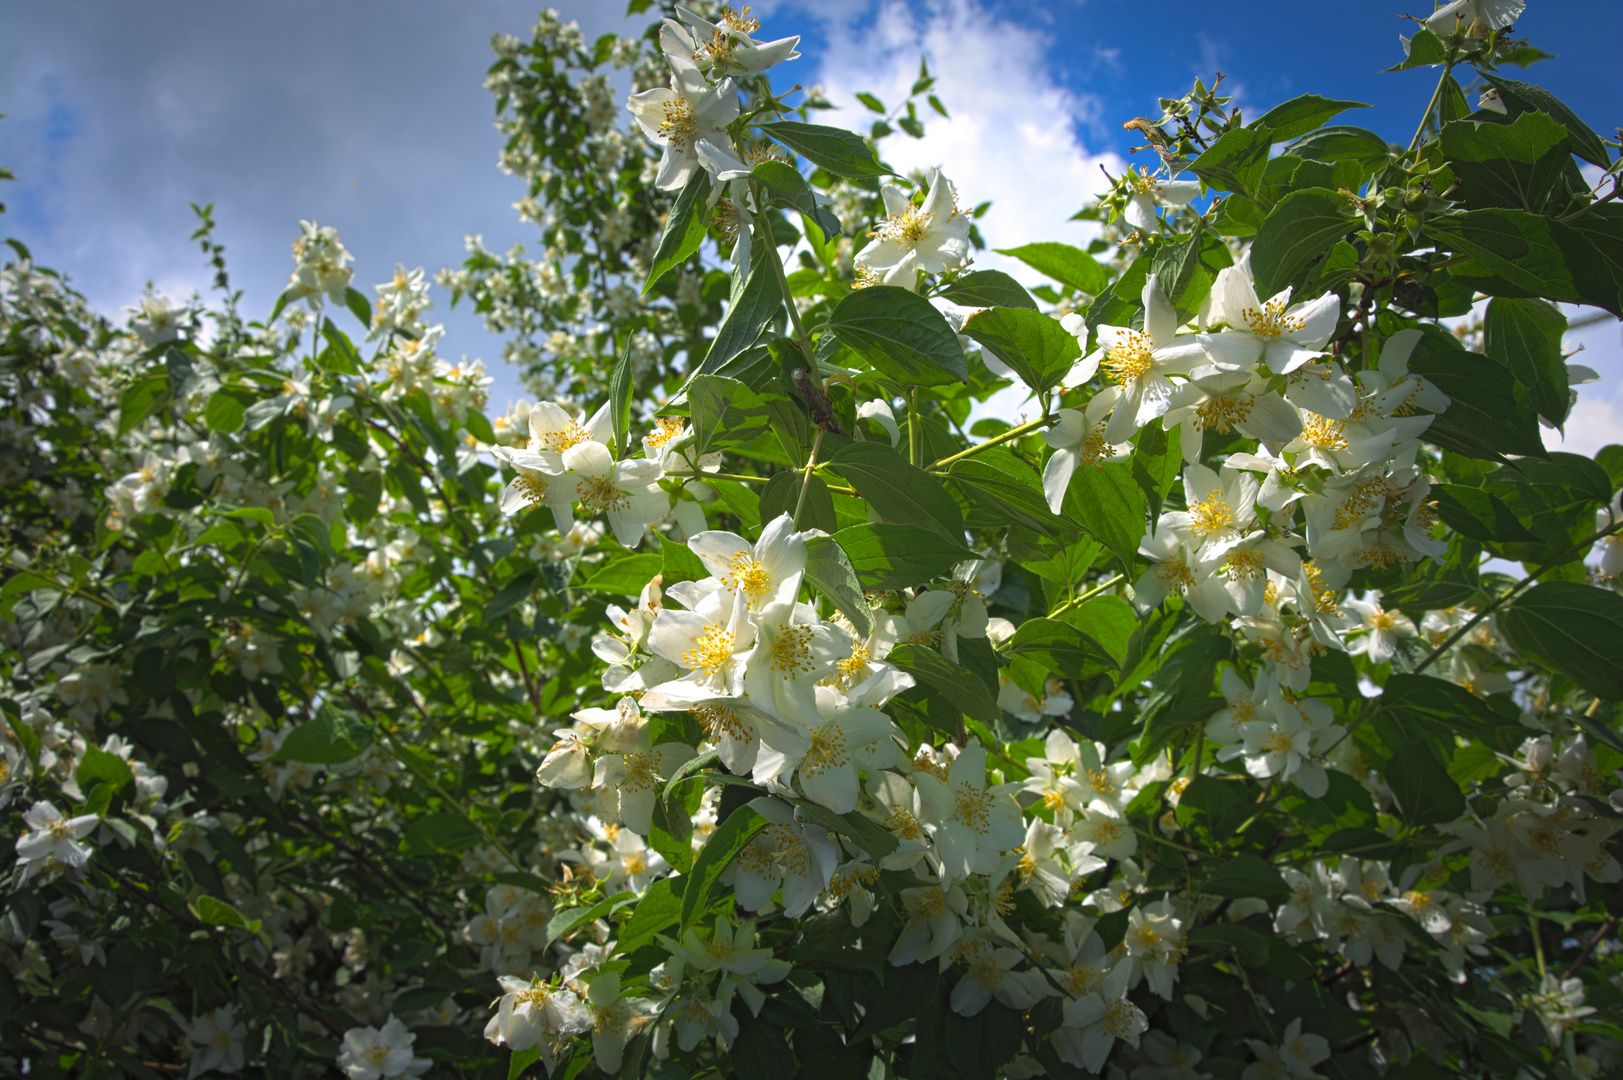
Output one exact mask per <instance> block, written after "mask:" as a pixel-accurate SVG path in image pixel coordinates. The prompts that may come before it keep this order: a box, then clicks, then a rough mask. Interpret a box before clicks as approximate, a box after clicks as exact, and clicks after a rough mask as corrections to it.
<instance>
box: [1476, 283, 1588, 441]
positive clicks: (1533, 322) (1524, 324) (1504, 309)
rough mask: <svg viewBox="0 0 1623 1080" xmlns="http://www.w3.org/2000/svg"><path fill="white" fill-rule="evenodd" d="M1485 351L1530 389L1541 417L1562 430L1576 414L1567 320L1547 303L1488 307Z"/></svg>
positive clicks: (1506, 300)
mask: <svg viewBox="0 0 1623 1080" xmlns="http://www.w3.org/2000/svg"><path fill="white" fill-rule="evenodd" d="M1483 329H1484V333H1485V342H1484V349H1483V351H1484V352H1486V353H1487V354H1488V355H1489V356H1491V357H1493V358H1494V359H1496V360H1498V361H1500V362H1501V363H1503V364H1504V365H1505V366H1506V367H1508V368H1509V369H1510V373H1511V374H1512V375H1514V376H1515V377H1516V381H1517V382H1519V383H1521V384H1522V385H1523V386H1525V387H1527V392H1528V394H1529V395H1531V397H1532V400H1533V407H1534V408H1535V409H1537V410H1538V414H1539V415H1540V416H1542V417H1544V419H1546V420H1548V421H1549V422H1550V423H1552V424H1554V425H1556V427H1558V428H1559V427H1560V426H1561V424H1562V423H1564V422H1565V421H1566V418H1567V412H1568V410H1569V409H1570V408H1571V395H1570V391H1569V389H1568V386H1567V361H1566V357H1565V355H1564V354H1563V353H1562V349H1561V339H1562V337H1563V336H1565V334H1566V332H1567V317H1566V316H1565V315H1563V314H1561V312H1560V310H1559V309H1558V308H1557V307H1556V306H1555V305H1554V304H1550V303H1547V302H1545V301H1543V300H1517V299H1514V298H1511V297H1506V296H1496V297H1494V298H1493V299H1492V300H1490V301H1489V302H1488V313H1487V318H1486V320H1485V325H1484V328H1483Z"/></svg>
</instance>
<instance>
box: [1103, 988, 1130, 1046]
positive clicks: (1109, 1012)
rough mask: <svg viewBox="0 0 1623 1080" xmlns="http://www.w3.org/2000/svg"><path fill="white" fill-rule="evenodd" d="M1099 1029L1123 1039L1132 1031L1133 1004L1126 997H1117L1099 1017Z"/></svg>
mask: <svg viewBox="0 0 1623 1080" xmlns="http://www.w3.org/2000/svg"><path fill="white" fill-rule="evenodd" d="M1099 1030H1100V1031H1102V1032H1104V1033H1105V1034H1106V1035H1109V1036H1111V1037H1112V1038H1116V1039H1125V1038H1127V1037H1128V1036H1129V1035H1131V1034H1132V1033H1133V1006H1132V1004H1131V1003H1130V1002H1129V1001H1128V1000H1127V999H1126V998H1117V999H1116V1000H1115V1001H1112V1002H1111V1003H1110V1007H1109V1008H1107V1009H1105V1014H1104V1015H1103V1016H1101V1017H1100V1018H1099Z"/></svg>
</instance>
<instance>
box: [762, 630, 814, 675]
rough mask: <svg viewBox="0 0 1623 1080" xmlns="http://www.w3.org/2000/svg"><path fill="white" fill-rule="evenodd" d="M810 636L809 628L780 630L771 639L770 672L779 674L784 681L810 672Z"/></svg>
mask: <svg viewBox="0 0 1623 1080" xmlns="http://www.w3.org/2000/svg"><path fill="white" fill-rule="evenodd" d="M811 636H812V633H811V628H810V627H806V626H785V627H783V628H781V629H780V630H779V631H778V633H777V635H776V636H775V637H773V639H772V663H771V668H772V670H773V671H777V672H781V673H782V674H783V677H784V678H786V679H790V678H793V677H794V676H795V675H796V674H805V673H807V672H809V671H811V669H812V654H811Z"/></svg>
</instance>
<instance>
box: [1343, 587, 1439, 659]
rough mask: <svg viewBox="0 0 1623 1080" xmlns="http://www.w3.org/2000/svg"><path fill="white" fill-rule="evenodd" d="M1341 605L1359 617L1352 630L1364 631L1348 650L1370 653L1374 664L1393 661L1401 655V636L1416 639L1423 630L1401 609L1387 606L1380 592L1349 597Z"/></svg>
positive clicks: (1361, 653) (1356, 632)
mask: <svg viewBox="0 0 1623 1080" xmlns="http://www.w3.org/2000/svg"><path fill="white" fill-rule="evenodd" d="M1341 606H1342V607H1344V608H1346V609H1347V611H1349V612H1350V613H1351V614H1352V615H1353V617H1354V618H1356V619H1358V623H1357V624H1355V625H1354V626H1353V628H1352V630H1351V631H1350V633H1354V634H1358V633H1360V632H1362V636H1360V637H1358V638H1355V639H1354V640H1353V641H1352V642H1351V643H1350V644H1349V645H1348V646H1347V651H1348V652H1350V653H1352V654H1353V655H1354V656H1358V655H1364V654H1367V655H1368V656H1369V658H1370V660H1371V661H1373V662H1374V663H1377V664H1384V663H1386V662H1387V661H1388V660H1391V659H1392V657H1393V656H1395V655H1396V654H1397V649H1398V640H1399V639H1400V638H1412V637H1416V636H1418V635H1419V633H1420V631H1418V630H1416V629H1415V625H1414V623H1413V622H1412V621H1411V620H1410V618H1409V616H1407V615H1405V614H1403V613H1402V612H1401V611H1387V610H1386V609H1385V608H1383V607H1382V606H1381V594H1380V593H1379V592H1372V593H1370V594H1369V599H1368V600H1354V599H1352V598H1351V597H1349V598H1347V599H1346V600H1343V601H1342V602H1341Z"/></svg>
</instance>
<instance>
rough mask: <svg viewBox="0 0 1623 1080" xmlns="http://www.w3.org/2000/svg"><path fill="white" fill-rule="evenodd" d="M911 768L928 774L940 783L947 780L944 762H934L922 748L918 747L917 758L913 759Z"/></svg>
mask: <svg viewBox="0 0 1623 1080" xmlns="http://www.w3.org/2000/svg"><path fill="white" fill-rule="evenodd" d="M913 767H914V768H915V769H920V770H922V771H924V772H927V773H929V774H930V775H931V776H933V777H935V778H936V779H937V780H940V781H942V782H945V781H946V779H947V773H948V768H947V764H946V762H943V761H937V760H935V758H933V757H931V756H930V755H929V753H928V752H927V751H926V750H925V748H924V747H922V746H921V747H919V753H918V756H917V757H915V758H914V759H913Z"/></svg>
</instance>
